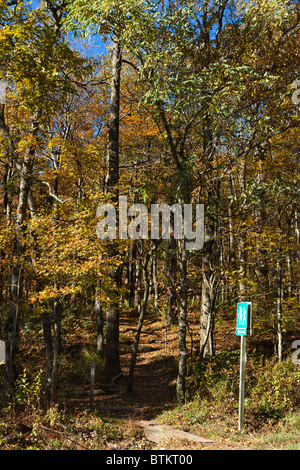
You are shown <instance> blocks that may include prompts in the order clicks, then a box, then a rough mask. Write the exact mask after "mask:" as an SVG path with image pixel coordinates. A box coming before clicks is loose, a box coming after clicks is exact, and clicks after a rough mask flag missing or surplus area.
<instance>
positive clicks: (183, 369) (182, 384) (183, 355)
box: [176, 239, 188, 403]
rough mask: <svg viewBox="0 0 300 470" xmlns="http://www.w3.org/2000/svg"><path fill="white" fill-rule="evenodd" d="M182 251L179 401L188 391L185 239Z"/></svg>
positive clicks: (181, 241) (180, 248) (180, 247)
mask: <svg viewBox="0 0 300 470" xmlns="http://www.w3.org/2000/svg"><path fill="white" fill-rule="evenodd" d="M178 244H179V252H180V310H179V361H178V377H177V387H176V394H177V401H178V402H179V403H180V402H182V401H184V400H185V393H186V374H187V347H186V331H187V300H188V280H187V262H188V252H187V250H186V249H185V240H184V239H183V240H179V243H178Z"/></svg>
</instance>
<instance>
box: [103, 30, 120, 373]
mask: <svg viewBox="0 0 300 470" xmlns="http://www.w3.org/2000/svg"><path fill="white" fill-rule="evenodd" d="M121 64H122V53H121V46H120V43H119V41H118V38H117V37H116V36H115V37H114V39H113V51H112V81H111V113H110V124H109V133H108V155H107V173H106V179H105V193H106V194H111V196H112V200H113V201H115V202H117V195H118V182H119V126H120V118H119V114H120V83H121ZM116 254H117V250H116V248H115V247H113V246H112V249H111V256H114V255H116ZM108 275H109V276H110V277H111V278H113V279H114V282H115V287H116V291H117V290H118V289H117V288H118V272H117V270H116V269H115V268H112V269H110V271H109V273H108ZM115 294H116V296H118V292H116V293H115ZM105 371H106V374H107V376H108V377H109V378H111V379H112V378H114V377H116V376H118V375H120V374H121V366H120V357H119V302H118V301H116V300H114V301H113V302H111V303H110V305H108V306H107V311H106V348H105Z"/></svg>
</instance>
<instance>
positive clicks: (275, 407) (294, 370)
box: [188, 351, 300, 425]
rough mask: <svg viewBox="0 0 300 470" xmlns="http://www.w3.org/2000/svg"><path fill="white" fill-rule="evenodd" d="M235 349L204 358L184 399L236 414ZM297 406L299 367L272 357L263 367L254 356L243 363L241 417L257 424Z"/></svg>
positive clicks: (237, 365) (236, 377)
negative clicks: (243, 402) (204, 403)
mask: <svg viewBox="0 0 300 470" xmlns="http://www.w3.org/2000/svg"><path fill="white" fill-rule="evenodd" d="M239 354H240V353H239V351H234V352H225V353H221V354H218V355H216V356H212V357H209V358H204V359H203V360H202V361H201V362H200V363H199V364H198V365H197V366H196V367H195V369H194V372H193V374H192V376H191V377H190V378H189V383H188V398H189V399H190V400H194V399H197V400H198V399H201V400H202V401H203V402H204V401H206V402H207V403H210V404H213V406H214V408H215V409H217V408H219V409H222V410H223V411H225V410H226V411H227V412H228V413H232V412H234V413H236V411H237V408H238V395H239V376H240V372H239V363H240V359H239V357H240V356H239ZM299 408H300V369H299V367H297V366H295V365H294V364H293V363H292V361H291V360H290V359H287V360H285V361H283V362H281V363H278V362H275V361H274V359H272V360H270V361H269V362H266V364H265V365H264V366H262V365H261V363H260V362H259V361H258V360H256V359H255V358H251V357H250V358H249V359H248V361H247V363H246V383H245V418H246V420H247V421H248V422H249V423H250V422H251V423H255V425H259V424H260V423H263V422H265V421H266V420H268V419H272V420H275V421H276V420H279V419H280V418H282V417H283V416H284V415H286V414H287V413H288V412H290V411H295V410H297V409H299Z"/></svg>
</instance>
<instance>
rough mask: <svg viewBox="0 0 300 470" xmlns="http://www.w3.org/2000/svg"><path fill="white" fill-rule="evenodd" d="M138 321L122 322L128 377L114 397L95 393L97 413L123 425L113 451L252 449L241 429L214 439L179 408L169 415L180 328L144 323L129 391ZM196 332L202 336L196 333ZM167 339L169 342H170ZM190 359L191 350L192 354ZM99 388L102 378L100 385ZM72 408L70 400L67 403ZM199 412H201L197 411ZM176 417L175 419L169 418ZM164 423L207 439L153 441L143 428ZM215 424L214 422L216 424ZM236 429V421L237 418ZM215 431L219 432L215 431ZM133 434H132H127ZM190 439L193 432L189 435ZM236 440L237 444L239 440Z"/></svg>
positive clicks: (83, 402)
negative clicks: (133, 346)
mask: <svg viewBox="0 0 300 470" xmlns="http://www.w3.org/2000/svg"><path fill="white" fill-rule="evenodd" d="M135 327H136V319H134V318H133V319H132V318H131V319H128V318H127V319H126V322H124V324H121V325H120V349H121V366H122V371H123V377H122V378H121V379H120V380H118V381H117V382H116V384H115V388H116V389H117V392H116V393H113V394H111V395H100V396H95V397H94V412H95V413H96V414H97V415H99V416H101V417H102V418H103V419H104V420H105V421H106V422H110V423H114V424H115V426H116V427H119V428H121V429H120V430H121V431H122V430H123V431H124V432H122V435H123V436H125V437H124V439H123V441H122V440H118V442H115V441H114V442H107V443H106V447H107V448H108V449H136V448H137V449H141V448H143V449H168V450H169V449H176V450H177V449H185V450H188V449H190V450H191V449H205V450H246V449H251V446H250V443H249V440H248V439H246V440H245V439H240V437H239V435H238V433H236V434H235V436H234V437H233V439H232V436H231V437H230V438H226V436H224V435H223V436H220V437H218V439H217V440H216V441H215V440H214V439H213V440H212V438H211V437H209V436H207V435H205V433H206V432H207V429H206V428H205V427H201V426H198V427H197V426H196V427H195V426H193V427H192V429H191V426H189V424H188V423H187V420H184V422H183V423H182V422H181V419H180V416H178V422H175V423H174V416H175V421H176V411H175V414H173V415H172V418H168V416H167V415H166V414H165V413H168V410H169V411H171V412H172V410H173V411H174V410H176V407H177V402H176V379H177V355H178V332H177V331H176V328H172V327H169V328H168V330H167V336H166V329H165V327H164V325H163V324H162V322H161V321H156V322H153V321H151V320H148V321H145V324H144V327H143V330H142V334H141V339H140V345H139V348H140V353H139V354H138V358H137V363H136V369H135V374H134V384H133V392H132V393H130V394H129V393H127V391H126V387H127V379H128V372H129V367H130V360H131V348H132V344H133V341H134V335H135ZM194 333H195V336H196V334H197V332H196V331H194ZM166 337H167V342H166ZM189 358H191V354H190V355H189ZM95 388H96V389H97V382H96V385H95ZM68 406H70V401H68ZM72 407H74V408H75V409H77V410H86V409H88V408H89V398H88V397H87V398H85V399H82V398H73V399H72ZM195 411H196V414H197V410H195ZM212 418H213V421H214V426H215V427H218V426H219V425H220V424H221V422H223V421H224V419H223V418H224V417H223V416H222V414H221V415H219V416H218V415H217V414H216V415H215V416H214V417H212ZM170 420H171V422H170ZM153 424H160V425H161V426H162V433H164V425H170V424H171V425H172V428H173V429H174V431H175V430H178V429H180V430H183V431H186V432H189V431H192V433H191V434H192V436H193V435H195V434H196V435H197V436H200V437H201V438H203V439H207V441H208V442H203V443H199V442H193V440H189V439H188V438H187V439H182V438H178V436H177V435H176V432H174V435H172V433H171V437H170V435H169V439H168V441H166V440H162V441H161V442H160V441H159V442H157V441H156V442H151V441H149V440H148V439H147V437H146V436H145V434H144V432H143V428H144V427H145V426H147V425H149V426H151V425H153ZM210 426H213V424H212V422H211V423H210ZM236 427H237V420H236ZM211 434H213V435H215V434H216V433H215V431H213V430H212V432H211ZM128 436H129V437H128ZM187 437H188V436H187ZM235 441H236V442H235Z"/></svg>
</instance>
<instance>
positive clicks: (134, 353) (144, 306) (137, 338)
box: [127, 253, 150, 393]
mask: <svg viewBox="0 0 300 470" xmlns="http://www.w3.org/2000/svg"><path fill="white" fill-rule="evenodd" d="M149 259H150V253H148V254H147V257H146V261H145V263H144V265H143V267H142V271H143V277H144V294H143V299H142V302H141V308H140V315H139V321H138V326H137V331H136V335H135V340H134V344H133V351H132V356H131V363H130V370H129V377H128V383H127V392H128V393H130V392H132V387H133V378H134V370H135V365H136V359H137V354H138V347H139V342H140V336H141V331H142V327H143V323H144V318H145V313H146V309H147V304H148V298H149V290H150V283H149V278H148V268H147V267H148V262H149Z"/></svg>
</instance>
